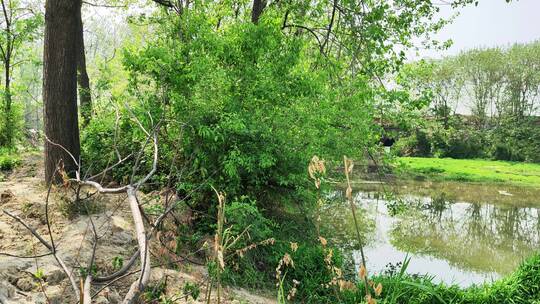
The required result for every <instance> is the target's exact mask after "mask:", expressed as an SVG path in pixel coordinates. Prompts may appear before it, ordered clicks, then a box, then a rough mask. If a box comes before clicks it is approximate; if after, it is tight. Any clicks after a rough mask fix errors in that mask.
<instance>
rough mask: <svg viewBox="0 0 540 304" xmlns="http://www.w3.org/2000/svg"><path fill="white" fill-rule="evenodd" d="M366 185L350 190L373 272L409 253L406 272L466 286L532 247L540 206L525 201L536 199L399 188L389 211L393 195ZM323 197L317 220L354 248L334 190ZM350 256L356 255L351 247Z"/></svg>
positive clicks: (511, 265)
mask: <svg viewBox="0 0 540 304" xmlns="http://www.w3.org/2000/svg"><path fill="white" fill-rule="evenodd" d="M464 187H466V186H463V185H460V187H459V189H460V191H463V190H467V189H466V188H464ZM475 187H476V186H475ZM372 190H373V189H370V190H368V191H363V190H359V191H358V192H357V193H356V200H357V202H358V204H359V205H360V206H362V207H363V209H364V213H363V214H362V216H361V217H360V218H361V219H362V227H363V230H364V231H363V232H364V235H365V236H366V241H367V246H366V247H367V248H366V255H367V257H368V268H369V269H370V270H371V271H375V272H381V271H382V270H384V268H385V266H386V265H387V264H388V263H393V264H396V263H398V262H401V261H403V260H404V258H405V256H406V254H407V253H409V255H410V256H411V257H412V261H411V264H410V266H409V268H408V271H409V272H411V273H422V274H424V273H427V274H430V275H433V276H434V277H435V280H436V281H444V282H447V283H457V284H460V285H462V286H467V285H470V284H473V283H482V282H486V281H491V280H492V279H496V278H498V277H500V276H502V275H505V274H508V273H510V272H512V271H513V270H514V269H515V268H516V267H517V265H518V264H519V263H520V262H521V261H522V260H523V259H524V258H526V257H528V256H530V255H531V254H532V253H533V252H534V251H535V250H538V248H540V237H539V236H540V209H538V208H535V207H533V206H535V205H536V206H538V205H537V202H534V201H530V202H529V204H528V205H529V206H528V207H527V206H526V205H527V202H526V200H524V199H523V198H519V197H516V199H519V200H520V204H519V207H517V206H512V205H510V204H500V203H497V204H490V203H480V202H478V200H477V201H476V202H472V203H471V202H464V201H460V200H455V199H454V198H453V197H456V195H454V194H453V193H452V192H448V191H446V192H444V193H438V194H432V197H425V196H418V195H416V193H412V194H410V193H409V194H407V193H403V191H402V193H401V194H400V196H399V199H400V201H402V202H407V204H408V206H409V208H407V209H406V211H404V212H400V213H398V214H397V215H395V216H390V214H392V215H394V212H389V209H391V208H387V206H391V205H392V204H393V202H388V201H385V200H383V199H378V195H377V192H374V191H372ZM445 190H447V189H445ZM485 191H488V190H485ZM493 191H497V190H496V189H494V190H493ZM515 193H518V192H515ZM514 195H515V196H518V194H514ZM458 197H459V195H458ZM329 198H331V199H332V201H333V203H331V204H330V205H329V206H327V208H326V210H325V218H324V220H325V222H327V223H331V225H329V227H331V228H328V229H331V231H328V230H327V231H326V232H325V233H326V234H327V235H333V241H335V242H336V243H337V244H339V245H340V246H342V247H343V248H345V249H354V247H353V245H354V244H355V241H354V237H352V236H353V234H352V232H353V225H352V220H351V219H350V215H349V214H350V211H349V210H348V208H347V205H346V204H345V203H344V199H343V197H342V194H341V191H337V192H334V193H333V194H332V195H330V197H329ZM391 210H394V209H391ZM353 256H354V257H355V260H356V261H358V259H357V257H356V254H355V251H354V250H353Z"/></svg>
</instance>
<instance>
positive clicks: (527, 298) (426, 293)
mask: <svg viewBox="0 0 540 304" xmlns="http://www.w3.org/2000/svg"><path fill="white" fill-rule="evenodd" d="M374 280H375V281H378V282H381V283H382V285H383V286H385V287H386V289H385V291H383V294H382V295H381V300H382V302H383V303H410V304H424V303H425V304H428V303H448V304H450V303H452V304H498V303H501V304H502V303H524V304H525V303H540V255H535V256H533V257H531V258H529V259H528V260H526V261H525V262H523V263H522V264H521V265H520V266H519V267H518V269H517V270H516V271H514V273H512V274H511V275H509V276H507V277H505V278H503V279H500V280H498V281H496V282H494V283H492V284H485V285H480V286H472V287H469V288H460V287H458V286H456V285H452V286H448V285H445V284H435V283H433V281H432V279H431V278H429V277H426V276H418V275H407V274H403V273H394V274H390V275H383V276H380V277H377V278H375V279H374Z"/></svg>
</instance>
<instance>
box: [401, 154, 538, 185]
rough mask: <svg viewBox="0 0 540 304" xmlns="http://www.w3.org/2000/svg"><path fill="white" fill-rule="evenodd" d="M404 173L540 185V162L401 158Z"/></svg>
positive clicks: (468, 180) (440, 178) (475, 180)
mask: <svg viewBox="0 0 540 304" xmlns="http://www.w3.org/2000/svg"><path fill="white" fill-rule="evenodd" d="M398 162H399V164H400V171H401V172H402V173H403V174H402V176H404V177H407V176H411V175H413V176H421V177H429V178H430V179H435V180H453V181H467V182H488V183H511V184H516V185H522V186H532V187H540V164H531V163H521V162H508V161H493V160H481V159H452V158H422V157H400V158H399V159H398Z"/></svg>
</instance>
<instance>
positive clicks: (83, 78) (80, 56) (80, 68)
mask: <svg viewBox="0 0 540 304" xmlns="http://www.w3.org/2000/svg"><path fill="white" fill-rule="evenodd" d="M78 17H79V18H78V19H79V20H78V28H77V30H78V31H79V34H78V35H77V83H78V84H79V102H80V105H81V118H82V120H83V121H82V125H83V126H86V125H87V124H88V122H89V121H90V118H91V117H92V95H91V91H90V79H89V78H88V73H87V72H86V54H85V52H84V28H83V23H82V15H81V14H80V13H79V16H78Z"/></svg>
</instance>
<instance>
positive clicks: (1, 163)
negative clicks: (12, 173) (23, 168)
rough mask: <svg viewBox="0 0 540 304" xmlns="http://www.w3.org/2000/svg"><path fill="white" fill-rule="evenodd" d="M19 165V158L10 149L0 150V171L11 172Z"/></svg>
mask: <svg viewBox="0 0 540 304" xmlns="http://www.w3.org/2000/svg"><path fill="white" fill-rule="evenodd" d="M20 164H21V158H20V157H19V156H18V155H17V154H16V152H15V151H14V150H11V149H0V170H6V171H7V170H13V168H15V167H16V166H18V165H20Z"/></svg>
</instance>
